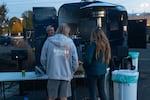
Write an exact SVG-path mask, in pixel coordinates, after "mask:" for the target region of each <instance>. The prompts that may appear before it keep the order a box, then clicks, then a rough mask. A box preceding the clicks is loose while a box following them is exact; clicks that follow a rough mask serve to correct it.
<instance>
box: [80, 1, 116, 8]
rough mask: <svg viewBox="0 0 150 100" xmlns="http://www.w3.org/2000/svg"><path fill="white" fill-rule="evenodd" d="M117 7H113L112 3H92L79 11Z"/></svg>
mask: <svg viewBox="0 0 150 100" xmlns="http://www.w3.org/2000/svg"><path fill="white" fill-rule="evenodd" d="M116 6H117V5H114V4H112V3H105V2H94V3H92V4H89V5H86V6H83V7H81V8H80V9H84V8H91V7H116Z"/></svg>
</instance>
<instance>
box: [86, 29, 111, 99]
mask: <svg viewBox="0 0 150 100" xmlns="http://www.w3.org/2000/svg"><path fill="white" fill-rule="evenodd" d="M110 58H111V49H110V44H109V40H108V38H107V36H106V34H105V33H104V32H103V30H102V29H100V28H97V29H96V30H95V31H94V32H92V34H91V42H90V45H89V46H88V49H87V52H86V57H85V59H84V69H85V73H86V75H87V80H88V85H89V93H90V100H97V90H98V95H99V97H100V99H101V100H107V98H106V94H105V89H104V87H105V86H104V85H105V74H106V72H107V67H108V64H109V61H110Z"/></svg>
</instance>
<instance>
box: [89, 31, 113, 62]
mask: <svg viewBox="0 0 150 100" xmlns="http://www.w3.org/2000/svg"><path fill="white" fill-rule="evenodd" d="M91 40H92V41H94V42H95V43H96V53H95V57H96V59H98V57H99V54H100V52H102V54H103V57H102V61H103V62H106V63H107V64H109V61H110V58H111V50H110V44H109V40H108V38H107V36H106V35H105V33H104V32H103V30H102V29H99V28H97V29H96V30H95V31H94V32H93V33H92V35H91Z"/></svg>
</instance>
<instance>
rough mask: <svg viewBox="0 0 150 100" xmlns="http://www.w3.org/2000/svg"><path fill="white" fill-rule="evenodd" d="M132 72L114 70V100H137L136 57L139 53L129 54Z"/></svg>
mask: <svg viewBox="0 0 150 100" xmlns="http://www.w3.org/2000/svg"><path fill="white" fill-rule="evenodd" d="M129 56H130V57H131V58H132V64H133V66H135V69H134V70H124V69H120V70H114V71H113V72H112V81H113V90H114V100H137V83H138V77H139V72H138V56H139V52H129Z"/></svg>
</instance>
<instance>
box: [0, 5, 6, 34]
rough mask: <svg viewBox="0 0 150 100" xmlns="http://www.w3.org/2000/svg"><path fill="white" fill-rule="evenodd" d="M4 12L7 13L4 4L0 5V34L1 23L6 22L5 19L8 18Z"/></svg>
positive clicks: (0, 30) (0, 32)
mask: <svg viewBox="0 0 150 100" xmlns="http://www.w3.org/2000/svg"><path fill="white" fill-rule="evenodd" d="M6 14H7V9H6V5H5V4H3V5H0V34H2V25H3V24H6V21H7V20H8V19H7V18H6Z"/></svg>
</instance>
